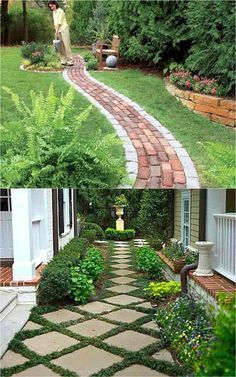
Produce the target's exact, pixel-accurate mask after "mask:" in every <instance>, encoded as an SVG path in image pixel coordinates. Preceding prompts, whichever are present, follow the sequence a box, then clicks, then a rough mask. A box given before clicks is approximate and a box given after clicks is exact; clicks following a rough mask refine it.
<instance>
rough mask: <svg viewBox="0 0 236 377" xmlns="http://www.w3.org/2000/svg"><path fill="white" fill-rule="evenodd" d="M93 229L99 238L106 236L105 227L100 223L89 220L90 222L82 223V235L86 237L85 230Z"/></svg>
mask: <svg viewBox="0 0 236 377" xmlns="http://www.w3.org/2000/svg"><path fill="white" fill-rule="evenodd" d="M91 230H92V231H94V232H95V235H96V237H97V238H99V239H103V238H104V231H103V229H102V228H101V227H100V226H99V225H98V224H95V223H89V222H88V223H87V222H86V223H84V224H82V225H81V232H80V235H81V237H84V232H87V231H91ZM85 238H86V237H85Z"/></svg>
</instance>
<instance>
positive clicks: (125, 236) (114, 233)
mask: <svg viewBox="0 0 236 377" xmlns="http://www.w3.org/2000/svg"><path fill="white" fill-rule="evenodd" d="M105 237H106V239H108V240H116V241H129V240H132V239H134V237H135V230H134V229H125V230H116V229H113V228H107V229H106V230H105Z"/></svg>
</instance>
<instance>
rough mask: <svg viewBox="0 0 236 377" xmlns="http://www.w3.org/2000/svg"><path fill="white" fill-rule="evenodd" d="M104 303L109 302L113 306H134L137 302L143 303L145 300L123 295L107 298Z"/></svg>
mask: <svg viewBox="0 0 236 377" xmlns="http://www.w3.org/2000/svg"><path fill="white" fill-rule="evenodd" d="M104 301H107V302H109V303H111V304H117V305H129V304H134V303H136V302H142V301H144V300H143V299H142V298H139V297H133V296H129V295H125V294H123V295H118V296H113V297H109V298H106V299H104Z"/></svg>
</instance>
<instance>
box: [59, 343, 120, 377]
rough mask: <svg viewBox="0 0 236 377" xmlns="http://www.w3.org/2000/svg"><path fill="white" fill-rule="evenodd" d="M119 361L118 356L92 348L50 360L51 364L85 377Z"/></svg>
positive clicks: (88, 347)
mask: <svg viewBox="0 0 236 377" xmlns="http://www.w3.org/2000/svg"><path fill="white" fill-rule="evenodd" d="M120 361H122V358H121V357H120V356H117V355H113V354H112V353H110V352H106V351H104V350H101V349H99V348H96V347H94V346H87V347H85V348H82V349H79V350H77V351H74V352H72V353H69V354H67V355H64V356H61V357H59V358H58V359H55V360H52V363H53V364H55V365H59V366H61V367H62V368H64V369H69V370H70V371H72V372H75V373H78V374H79V375H80V376H83V377H87V376H90V375H91V374H93V373H97V372H99V371H100V370H101V369H103V368H108V367H109V366H111V365H113V364H114V363H117V362H120Z"/></svg>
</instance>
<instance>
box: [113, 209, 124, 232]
mask: <svg viewBox="0 0 236 377" xmlns="http://www.w3.org/2000/svg"><path fill="white" fill-rule="evenodd" d="M114 207H115V209H116V215H117V216H118V219H117V220H116V230H124V220H123V219H122V218H121V216H122V215H123V214H124V207H125V206H122V205H119V206H114Z"/></svg>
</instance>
